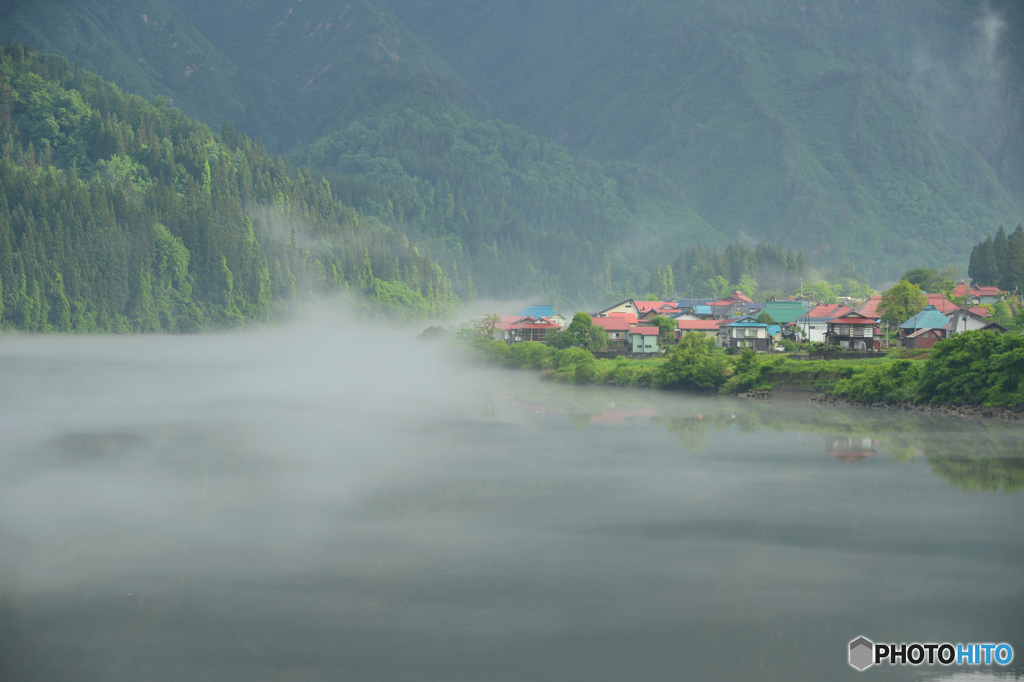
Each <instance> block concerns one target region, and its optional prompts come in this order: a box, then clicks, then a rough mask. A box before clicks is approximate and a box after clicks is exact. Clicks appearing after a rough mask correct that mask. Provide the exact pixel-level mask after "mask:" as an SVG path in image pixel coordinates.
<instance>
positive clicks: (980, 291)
mask: <svg viewBox="0 0 1024 682" xmlns="http://www.w3.org/2000/svg"><path fill="white" fill-rule="evenodd" d="M1002 295H1003V292H1001V291H1000V290H999V287H979V286H978V285H977V284H974V285H971V286H970V287H968V286H967V283H966V282H960V283H959V284H957V285H956V286H955V287H954V288H953V298H960V297H963V298H964V304H965V305H967V306H971V305H990V304H992V303H996V302H997V301H998V300H999V299H1000V298H1002Z"/></svg>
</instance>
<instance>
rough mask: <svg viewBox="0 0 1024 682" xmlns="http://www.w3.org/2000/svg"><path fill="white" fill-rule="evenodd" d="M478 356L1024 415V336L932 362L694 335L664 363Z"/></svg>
mask: <svg viewBox="0 0 1024 682" xmlns="http://www.w3.org/2000/svg"><path fill="white" fill-rule="evenodd" d="M468 346H469V347H470V348H471V349H472V350H473V352H474V355H476V356H477V357H480V358H481V359H483V360H485V361H488V362H491V363H496V364H501V365H503V366H506V367H513V368H522V369H533V370H539V371H540V372H541V377H542V378H544V379H547V380H550V381H558V382H563V383H573V384H596V385H607V386H629V387H642V388H657V389H665V390H688V391H699V392H704V393H709V394H721V395H736V394H744V393H749V392H751V391H766V392H770V391H772V390H773V389H777V388H784V387H789V388H811V389H814V390H816V391H819V392H821V393H824V394H826V395H829V396H831V397H834V398H837V399H843V400H846V401H849V402H852V403H858V404H866V405H870V404H877V403H884V404H889V405H950V406H977V407H999V408H1007V409H1010V410H1021V409H1024V336H1020V335H1017V334H1005V335H1000V334H997V333H994V332H967V333H964V334H960V335H958V336H956V337H954V338H951V339H946V340H943V341H940V342H939V343H938V344H936V346H935V348H934V349H933V350H932V352H931V353H930V354H927V355H924V354H921V353H914V354H911V355H910V356H909V357H912V358H914V359H909V357H907V354H905V353H901V352H898V351H895V352H891V353H889V354H887V355H885V356H882V357H880V358H878V359H856V360H853V359H851V360H846V359H840V360H814V361H804V360H793V359H790V358H788V357H785V356H783V357H764V356H758V355H756V354H755V353H754V352H753V351H746V352H744V353H741V354H739V355H726V354H725V353H724V352H722V351H721V350H720V349H716V348H714V346H713V344H712V343H710V342H708V340H707V339H706V338H705V337H704V336H703V335H699V334H689V335H687V336H685V337H683V339H682V340H681V341H680V342H679V344H677V345H676V346H673V347H672V348H671V349H670V350H669V352H668V353H667V354H666V355H665V356H662V357H658V358H650V359H627V358H621V357H620V358H616V359H614V360H605V359H597V358H595V357H594V355H593V354H592V353H590V352H588V351H586V350H584V349H582V348H568V349H565V350H555V349H553V348H550V347H549V346H546V345H544V344H542V343H533V342H531V343H522V344H517V345H513V346H507V345H505V344H504V343H501V342H498V341H492V340H491V339H489V338H486V337H481V338H475V339H472V340H470V341H469V343H468Z"/></svg>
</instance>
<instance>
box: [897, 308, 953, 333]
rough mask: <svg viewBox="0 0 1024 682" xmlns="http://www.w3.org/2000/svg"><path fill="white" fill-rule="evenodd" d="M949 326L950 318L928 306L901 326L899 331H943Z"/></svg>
mask: <svg viewBox="0 0 1024 682" xmlns="http://www.w3.org/2000/svg"><path fill="white" fill-rule="evenodd" d="M947 324H949V318H948V317H946V316H945V315H943V314H942V313H940V312H939V309H938V308H936V307H935V306H933V305H926V306H925V307H924V310H922V311H921V312H919V313H918V314H917V315H914V316H913V317H911V318H910V319H909V320H907V321H906V322H904V323H903V324H901V325H900V326H899V329H900V330H901V331H902V330H909V331H917V330H918V329H942V328H943V327H945V326H946V325H947Z"/></svg>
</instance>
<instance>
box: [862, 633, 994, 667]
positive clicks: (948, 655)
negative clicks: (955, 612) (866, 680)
mask: <svg viewBox="0 0 1024 682" xmlns="http://www.w3.org/2000/svg"><path fill="white" fill-rule="evenodd" d="M1011 661H1013V647H1012V646H1010V645H1009V644H1005V643H1003V644H950V643H949V642H945V643H943V644H935V643H932V642H929V643H927V644H921V643H919V642H912V643H910V644H906V643H900V644H875V643H874V642H872V641H871V640H870V639H868V638H867V637H858V638H857V639H855V640H853V641H851V642H850V665H852V666H853V667H854V668H856V669H857V670H867V669H868V668H870V667H871V666H873V665H878V664H880V663H883V662H888V663H889V665H925V664H926V665H935V664H936V663H938V664H939V665H993V664H995V665H1010V662H1011Z"/></svg>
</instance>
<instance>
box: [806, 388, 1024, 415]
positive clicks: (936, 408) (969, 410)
mask: <svg viewBox="0 0 1024 682" xmlns="http://www.w3.org/2000/svg"><path fill="white" fill-rule="evenodd" d="M807 400H808V402H812V403H817V404H823V405H834V406H843V407H869V408H871V409H874V410H899V411H906V412H924V413H928V414H938V415H944V416H949V417H957V418H960V419H979V418H980V419H991V420H997V421H1021V420H1024V411H1020V410H1013V409H1010V408H1007V407H982V406H977V405H927V404H924V405H916V404H914V403H895V404H891V403H881V402H879V403H856V402H853V401H852V400H847V399H846V398H837V397H836V396H831V395H828V394H826V393H818V394H816V395H812V396H811V397H810V398H808V399H807Z"/></svg>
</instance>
